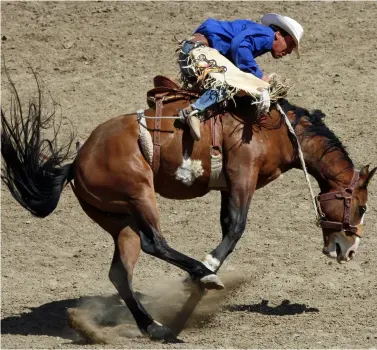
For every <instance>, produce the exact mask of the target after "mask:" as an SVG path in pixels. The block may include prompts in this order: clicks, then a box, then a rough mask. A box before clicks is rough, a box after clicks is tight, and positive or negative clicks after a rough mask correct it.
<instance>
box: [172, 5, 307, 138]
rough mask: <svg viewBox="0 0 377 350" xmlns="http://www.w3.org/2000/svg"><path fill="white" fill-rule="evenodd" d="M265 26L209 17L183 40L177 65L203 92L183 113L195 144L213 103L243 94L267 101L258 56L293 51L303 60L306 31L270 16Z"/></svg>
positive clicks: (279, 55) (186, 79)
mask: <svg viewBox="0 0 377 350" xmlns="http://www.w3.org/2000/svg"><path fill="white" fill-rule="evenodd" d="M261 23H262V24H259V23H256V22H253V21H250V20H235V21H232V22H228V21H219V20H216V19H212V18H210V19H207V20H206V21H205V22H204V23H202V24H201V25H200V26H199V28H197V29H196V30H195V32H194V35H193V37H191V38H190V39H188V40H185V41H183V42H182V44H181V47H180V54H179V59H178V61H179V65H180V69H181V78H182V80H183V82H184V85H186V87H189V86H190V85H191V86H192V85H194V84H195V83H196V82H197V81H198V78H200V79H201V80H202V81H201V82H202V83H204V84H202V86H204V90H205V92H204V94H202V95H201V96H200V98H199V99H198V100H197V101H196V102H195V103H193V104H191V105H190V107H189V108H186V109H184V110H182V111H181V112H180V114H181V117H182V118H185V119H186V121H187V122H188V124H189V126H190V131H191V135H192V137H193V138H194V139H195V140H199V139H200V117H199V116H200V114H201V113H203V112H204V111H205V110H206V109H207V108H208V107H210V106H212V105H214V104H215V103H218V102H220V101H223V100H224V99H229V98H230V97H232V96H233V95H235V94H239V95H240V94H241V95H244V94H245V93H246V94H249V95H251V96H253V97H254V98H256V99H260V102H261V103H263V101H265V100H266V99H267V100H268V97H269V95H268V88H269V87H270V85H269V84H268V81H269V78H268V75H266V74H264V73H263V72H262V70H261V69H260V68H259V66H258V64H257V63H256V61H255V58H256V57H258V56H261V55H263V54H265V53H267V52H271V55H272V57H274V58H276V59H279V58H282V57H284V56H285V55H289V54H291V53H292V52H293V51H295V52H296V53H297V56H298V57H299V53H298V46H299V42H300V39H301V37H302V35H303V32H304V31H303V28H302V26H301V25H300V24H299V23H298V22H296V21H295V20H294V19H292V18H290V17H286V16H281V15H278V14H274V13H269V14H266V15H264V16H263V17H262V18H261ZM200 79H199V80H200ZM268 106H269V103H268Z"/></svg>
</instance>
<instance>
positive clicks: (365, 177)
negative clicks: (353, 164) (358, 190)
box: [358, 165, 377, 188]
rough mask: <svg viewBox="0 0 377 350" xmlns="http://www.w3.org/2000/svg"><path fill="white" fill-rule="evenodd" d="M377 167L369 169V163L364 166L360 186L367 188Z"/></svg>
mask: <svg viewBox="0 0 377 350" xmlns="http://www.w3.org/2000/svg"><path fill="white" fill-rule="evenodd" d="M376 171H377V167H375V168H374V169H372V170H371V171H369V165H366V166H364V167H363V168H362V169H361V170H360V174H359V175H360V180H359V184H358V185H359V186H360V187H363V188H366V187H367V186H368V184H369V181H370V180H371V179H372V177H373V175H374V174H375V173H376Z"/></svg>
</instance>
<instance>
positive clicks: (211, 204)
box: [1, 1, 377, 349]
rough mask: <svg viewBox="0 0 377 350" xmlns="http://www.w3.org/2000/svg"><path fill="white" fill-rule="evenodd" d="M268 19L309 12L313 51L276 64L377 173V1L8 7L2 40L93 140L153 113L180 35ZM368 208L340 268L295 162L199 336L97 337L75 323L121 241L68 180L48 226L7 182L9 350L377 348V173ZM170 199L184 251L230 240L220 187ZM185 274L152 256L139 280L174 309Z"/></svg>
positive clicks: (173, 233) (166, 226) (303, 16)
mask: <svg viewBox="0 0 377 350" xmlns="http://www.w3.org/2000/svg"><path fill="white" fill-rule="evenodd" d="M266 12H277V13H281V14H286V15H289V16H291V17H293V18H295V19H297V20H298V21H299V22H300V23H301V24H302V25H303V27H304V28H305V34H304V37H303V41H302V48H301V49H302V50H301V53H302V55H301V59H300V60H297V59H295V58H294V57H292V58H284V59H283V60H279V61H277V60H273V59H272V58H271V57H270V56H269V55H266V56H265V57H262V58H261V59H259V63H260V65H261V66H262V68H263V69H264V70H265V71H266V72H277V73H279V74H280V75H282V76H284V77H289V78H291V79H292V80H293V82H294V84H295V87H294V88H293V90H292V92H291V95H290V98H289V99H290V101H291V102H293V103H295V104H298V105H300V106H303V107H306V108H309V109H312V108H313V109H314V108H319V109H322V110H323V111H324V112H325V113H326V114H327V118H326V120H327V124H328V125H329V127H330V128H331V129H332V130H333V131H334V132H335V134H336V135H337V136H338V137H339V138H340V139H341V140H342V141H343V143H344V144H345V145H346V147H347V150H348V151H349V153H350V156H351V158H352V159H353V160H354V162H355V164H356V166H357V167H361V166H362V165H365V164H368V163H371V164H372V165H374V166H376V165H377V156H376V146H377V141H376V140H377V131H376V130H377V120H376V114H375V109H374V108H375V107H376V94H377V66H376V61H377V41H376V40H375V34H376V32H377V21H376V18H377V4H376V3H375V2H344V3H342V2H243V3H239V2H235V1H234V2H208V3H203V2H56V3H53V2H25V3H22V2H9V3H8V2H1V20H2V23H1V30H2V33H1V35H2V42H1V48H2V54H3V55H4V57H5V60H6V63H7V66H8V68H9V72H10V73H11V75H12V77H13V79H14V81H15V82H16V84H18V85H17V86H18V87H19V89H20V91H21V93H22V96H23V97H24V98H25V101H26V102H28V98H29V97H27V96H32V94H33V93H34V92H35V85H34V81H33V79H32V77H31V76H30V74H29V72H28V70H27V64H28V63H29V64H30V65H31V66H32V67H34V68H35V70H36V71H37V72H38V74H39V76H40V77H41V78H42V79H43V80H44V81H45V83H46V85H47V87H48V88H49V90H50V91H51V94H52V96H53V97H54V98H55V100H57V101H59V102H60V104H61V106H62V107H61V110H62V114H63V115H64V116H65V117H68V118H69V119H71V120H72V121H73V123H74V125H75V127H76V128H77V131H78V139H79V140H81V141H84V140H85V139H86V138H87V137H88V135H89V134H90V132H91V131H92V130H93V129H94V127H95V126H97V125H98V124H100V123H102V122H103V121H105V120H106V119H108V118H111V117H114V116H117V115H120V114H123V113H128V112H134V111H136V109H139V108H144V107H146V102H145V93H146V91H147V90H148V88H150V87H151V82H152V78H153V76H154V75H155V74H164V75H167V76H170V77H173V78H174V77H175V76H176V73H177V67H176V65H175V63H174V51H175V49H176V39H174V35H176V36H177V38H184V37H186V36H187V35H188V34H189V33H191V32H192V31H193V30H194V29H195V28H196V27H197V26H198V25H199V24H200V23H201V22H202V21H203V20H204V19H205V18H208V17H215V18H218V19H236V18H250V19H253V20H258V19H259V18H260V17H261V15H263V14H264V13H266ZM3 88H4V86H2V89H3ZM6 96H7V95H6V93H5V91H3V98H6ZM5 102H6V100H5ZM368 204H369V211H368V213H367V215H366V220H365V224H366V225H365V238H363V239H362V244H361V247H360V248H359V251H358V255H357V256H356V258H355V259H354V260H353V261H351V262H350V263H348V264H345V265H338V264H337V263H336V262H333V261H330V260H328V259H327V258H326V257H325V256H324V255H322V253H321V248H322V237H321V231H320V230H319V229H318V228H317V227H316V226H315V224H314V212H313V210H312V207H311V202H310V199H309V195H308V190H307V187H306V184H305V180H304V176H303V173H302V172H300V171H296V170H295V171H290V172H288V173H287V174H286V175H285V176H284V177H283V178H281V179H279V180H277V181H275V182H274V183H272V184H270V185H269V186H267V187H265V188H263V189H261V190H259V191H258V192H257V193H256V195H255V196H254V199H253V202H252V206H251V209H250V213H249V216H248V225H247V229H246V232H245V235H244V237H243V238H242V240H241V241H240V243H239V245H238V247H237V249H236V250H235V251H234V252H233V254H232V255H231V257H230V258H229V260H228V261H227V263H226V264H225V266H224V272H223V274H225V275H224V276H225V277H224V280H225V282H226V281H228V287H232V286H233V287H234V288H228V291H227V292H224V293H223V294H219V295H213V294H212V296H210V297H209V298H207V301H206V302H204V303H203V305H202V306H201V308H202V309H200V307H199V309H198V315H199V316H198V317H197V318H196V319H195V320H194V321H193V322H192V324H191V326H190V327H189V328H187V329H185V330H184V331H183V332H182V333H181V339H183V340H184V341H185V343H184V344H182V345H178V346H177V345H168V344H161V343H158V342H151V341H149V340H148V339H146V338H143V337H141V336H140V335H139V334H138V332H137V331H135V329H134V328H133V327H132V326H129V329H128V330H129V332H128V330H127V329H126V328H123V331H122V332H123V333H122V332H120V333H117V334H118V335H119V336H112V337H111V344H108V345H85V346H84V345H80V344H77V343H76V342H75V340H76V339H77V338H76V336H75V334H74V332H72V331H70V330H69V328H68V327H67V323H66V322H67V316H66V310H67V308H69V307H75V306H77V305H81V303H83V302H85V303H91V302H92V303H93V305H94V303H97V304H98V302H101V301H103V300H105V299H106V298H107V297H108V296H111V295H112V294H114V293H115V289H114V287H113V286H112V285H111V283H110V281H109V280H108V269H109V266H110V261H111V257H112V252H113V244H112V241H111V239H110V236H109V235H108V234H107V233H105V232H104V231H102V230H101V229H100V228H99V227H98V226H96V225H95V224H94V223H93V222H91V220H90V219H89V218H88V217H87V216H86V215H85V214H84V212H83V211H82V210H81V208H80V207H79V204H78V202H77V200H76V198H75V197H74V195H73V193H72V191H71V190H70V188H68V187H67V188H66V189H65V190H64V192H63V195H62V198H61V201H60V203H59V206H58V208H57V210H55V212H54V213H53V214H51V215H50V216H49V217H47V218H46V219H43V220H42V219H36V218H33V217H32V216H31V215H30V214H29V213H28V212H26V211H24V210H23V209H21V208H20V207H19V206H18V204H17V203H15V201H14V200H13V199H12V198H11V197H10V195H9V193H8V191H7V190H6V188H5V187H4V186H3V188H2V213H1V216H2V247H1V248H2V321H1V332H2V348H82V347H85V348H89V349H97V348H103V347H108V348H161V347H163V348H174V347H180V348H371V347H375V346H376V344H377V317H376V315H377V295H376V290H377V275H376V271H377V254H376V253H377V232H376V231H377V215H376V213H377V179H375V180H374V181H372V183H371V185H370V197H369V201H368ZM159 208H160V211H161V219H162V229H163V233H164V235H165V236H166V237H167V239H168V241H169V242H170V244H171V245H172V246H173V247H175V248H176V249H178V250H181V251H183V252H185V253H187V254H189V255H191V256H193V257H196V258H198V259H201V258H203V257H204V255H205V254H206V253H207V252H209V251H210V250H212V249H213V248H214V247H215V245H217V242H218V241H219V238H220V226H219V220H218V217H219V214H218V213H219V193H217V192H212V193H210V194H208V195H207V196H205V197H203V198H200V199H196V200H190V201H184V202H183V201H182V202H178V201H170V200H166V199H163V198H159ZM182 276H183V274H182V272H181V271H180V270H178V269H177V268H175V267H172V266H171V265H168V264H165V263H163V262H161V261H159V260H157V259H154V258H151V257H150V256H146V255H142V257H141V259H140V262H139V264H138V266H137V269H136V276H135V281H134V283H135V288H136V289H137V290H138V291H140V292H142V293H144V294H147V295H150V294H151V293H152V291H154V293H155V294H156V291H157V292H159V293H160V295H161V297H165V300H164V301H161V305H163V306H164V310H163V311H164V312H166V311H169V310H170V307H171V306H169V304H168V303H166V301H167V300H166V297H167V296H169V295H170V294H169V293H172V291H174V285H176V283H177V282H176V281H178V280H179V279H180V278H182ZM237 276H242V277H243V279H242V280H241V281H240V280H237V278H236V277H237ZM230 277H233V279H232V278H230ZM168 299H169V298H168ZM211 301H212V303H211ZM97 304H96V305H97ZM161 305H160V306H161ZM155 306H156V305H151V306H150V307H151V308H154V307H155ZM147 307H148V305H147ZM205 307H207V311H206V310H204V309H205ZM201 310H202V311H201ZM208 310H209V311H208ZM200 312H202V314H203V318H201V317H200V315H201V313H200ZM204 316H205V317H204ZM123 327H127V326H123ZM108 330H109V332H110V331H111V327H108ZM121 335H122V336H121Z"/></svg>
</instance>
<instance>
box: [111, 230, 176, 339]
mask: <svg viewBox="0 0 377 350" xmlns="http://www.w3.org/2000/svg"><path fill="white" fill-rule="evenodd" d="M114 243H115V251H114V256H113V261H112V263H111V267H110V272H109V277H110V280H111V282H112V283H113V284H114V286H115V288H116V289H117V290H118V293H119V295H120V296H121V297H122V299H123V300H124V301H125V303H126V305H127V307H128V308H129V310H130V311H131V313H132V315H133V317H134V319H135V321H136V323H137V325H138V327H139V329H140V331H141V332H142V333H143V334H147V335H148V336H149V337H150V338H151V339H156V340H165V341H168V342H178V339H177V338H176V336H175V335H174V334H173V332H172V331H171V330H170V329H169V328H167V327H165V326H163V325H161V324H160V323H158V322H156V321H155V320H153V318H152V316H151V315H150V314H149V313H148V312H147V311H146V310H145V309H144V307H143V305H142V304H141V303H140V301H139V300H138V298H137V297H136V295H135V293H134V291H133V289H132V275H133V269H134V267H135V264H136V261H137V259H138V257H139V254H140V238H139V236H138V235H137V234H136V233H135V232H134V231H133V230H132V229H131V228H130V227H126V228H124V229H123V230H122V231H121V232H120V233H119V235H118V236H117V237H114Z"/></svg>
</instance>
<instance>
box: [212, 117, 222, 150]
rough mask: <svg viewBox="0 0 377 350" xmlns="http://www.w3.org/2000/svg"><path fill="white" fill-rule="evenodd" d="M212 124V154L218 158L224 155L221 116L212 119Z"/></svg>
mask: <svg viewBox="0 0 377 350" xmlns="http://www.w3.org/2000/svg"><path fill="white" fill-rule="evenodd" d="M210 121H211V123H210V125H211V135H212V147H211V154H212V155H214V156H218V155H219V154H220V153H222V149H221V141H220V135H221V120H220V117H219V116H215V117H212V118H211V119H210Z"/></svg>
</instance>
